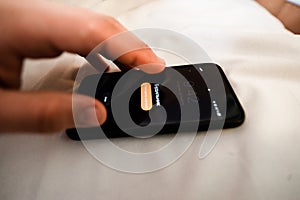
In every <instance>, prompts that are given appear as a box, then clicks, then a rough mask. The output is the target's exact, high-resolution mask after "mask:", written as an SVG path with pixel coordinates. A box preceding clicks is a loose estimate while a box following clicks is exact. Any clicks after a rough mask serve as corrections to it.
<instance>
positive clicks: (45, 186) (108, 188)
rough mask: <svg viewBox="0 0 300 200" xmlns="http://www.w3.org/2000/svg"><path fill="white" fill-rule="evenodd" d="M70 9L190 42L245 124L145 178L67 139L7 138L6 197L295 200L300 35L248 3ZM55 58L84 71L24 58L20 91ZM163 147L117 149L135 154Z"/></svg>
mask: <svg viewBox="0 0 300 200" xmlns="http://www.w3.org/2000/svg"><path fill="white" fill-rule="evenodd" d="M65 2H66V3H70V4H75V5H79V6H83V7H86V8H89V9H92V10H95V11H97V12H104V13H111V14H112V15H114V16H116V17H118V18H119V19H120V20H121V21H122V22H123V23H124V24H125V25H126V26H127V27H129V29H135V28H142V27H147V28H149V27H160V28H167V29H170V30H174V31H178V32H180V33H183V34H185V35H187V36H189V37H190V38H191V39H193V40H194V41H196V42H197V43H198V44H199V45H201V46H202V47H203V48H204V49H205V51H206V52H207V53H208V54H209V56H210V57H211V58H212V59H213V60H214V61H215V62H217V63H219V64H220V65H221V66H222V67H223V69H224V71H225V73H226V75H227V76H228V78H229V80H230V82H231V84H232V86H233V88H234V89H235V91H236V93H237V96H238V97H239V99H240V101H241V103H242V105H243V107H244V109H245V113H246V121H245V122H244V124H243V125H242V126H241V127H239V128H235V129H228V130H224V131H223V134H222V136H221V138H220V140H219V143H218V144H217V145H216V147H215V148H214V150H213V152H212V153H211V154H210V155H209V156H208V157H207V158H205V159H203V160H199V158H198V151H199V146H200V144H201V143H202V141H203V137H204V136H203V134H198V136H197V137H196V140H195V142H194V143H193V144H192V146H191V147H190V148H189V150H188V151H187V152H186V153H185V154H184V155H183V156H182V157H181V158H180V159H179V160H178V161H177V162H175V163H174V164H173V165H171V166H169V167H167V168H165V169H162V170H160V171H157V172H153V173H148V174H140V175H133V174H126V173H121V172H118V171H115V170H112V169H110V168H108V167H105V166H104V165H102V164H101V163H99V162H98V161H97V160H96V159H94V158H93V157H92V156H91V155H90V154H89V153H88V152H87V151H86V150H85V148H84V147H83V145H82V144H81V143H80V142H76V141H71V140H69V139H68V138H67V137H66V136H65V134H64V133H57V134H51V135H48V134H10V133H7V134H1V135H0V138H1V139H0V155H1V156H0V159H1V165H0V177H1V178H0V185H1V187H0V199H2V200H5V199H10V200H12V199H31V200H33V199H290V200H292V199H295V200H296V199H299V197H300V191H299V186H300V160H299V152H300V145H299V143H300V131H299V129H300V123H299V112H300V62H299V56H300V36H297V35H293V34H292V33H290V32H289V31H287V30H286V29H284V27H283V26H282V24H281V23H280V22H279V21H278V20H277V19H276V18H274V17H273V16H271V15H270V14H269V13H268V12H267V11H266V10H265V9H263V8H261V7H260V6H259V5H258V4H257V3H255V2H254V1H251V0H222V1H221V0H211V1H204V0H201V1H196V0H195V1H174V0H173V1H171V0H170V1H168V0H160V1H150V0H149V1H145V0H144V1H138V0H131V1H128V2H127V3H126V4H125V3H124V2H123V1H117V0H108V1H103V2H98V1H93V0H90V1H84V2H81V1H65ZM58 60H59V62H65V63H66V64H68V65H70V67H71V65H72V66H74V65H79V64H80V63H81V60H80V59H79V58H78V57H76V56H73V55H63V56H62V57H60V58H58V59H57V60H38V61H32V60H28V61H26V63H25V69H24V74H23V80H24V84H23V88H24V89H29V88H32V87H33V86H34V85H36V83H37V80H39V79H40V78H41V77H42V76H43V75H45V74H46V73H47V72H48V71H49V69H51V68H53V66H54V65H55V63H56V62H57V61H58ZM167 62H168V63H169V64H172V62H173V61H172V60H167ZM38 65H41V66H45V67H43V68H42V67H37V66H38ZM46 80H47V79H46ZM47 84H48V85H49V83H46V85H47ZM167 139H168V137H161V138H157V139H153V140H151V141H150V142H149V141H148V142H137V141H135V140H131V139H121V140H118V141H116V142H117V143H118V144H119V145H120V146H123V147H124V148H131V149H133V150H134V149H135V150H137V149H142V148H144V149H147V148H148V149H151V148H152V147H154V146H156V145H158V144H161V143H163V142H164V141H166V140H167Z"/></svg>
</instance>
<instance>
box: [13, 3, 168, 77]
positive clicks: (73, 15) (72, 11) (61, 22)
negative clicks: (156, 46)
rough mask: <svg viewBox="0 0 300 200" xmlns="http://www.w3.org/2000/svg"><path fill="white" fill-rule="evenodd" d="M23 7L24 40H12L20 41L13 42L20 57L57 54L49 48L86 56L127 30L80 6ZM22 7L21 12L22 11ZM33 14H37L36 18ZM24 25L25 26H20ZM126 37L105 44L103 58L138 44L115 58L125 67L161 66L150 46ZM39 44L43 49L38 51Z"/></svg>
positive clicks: (156, 68) (150, 69) (154, 68)
mask: <svg viewBox="0 0 300 200" xmlns="http://www.w3.org/2000/svg"><path fill="white" fill-rule="evenodd" d="M43 7H47V9H42V8H43ZM24 9H25V10H26V9H29V10H27V12H26V15H25V13H24V15H22V16H24V17H23V19H22V22H23V23H24V22H28V24H23V27H22V26H21V29H22V30H20V31H22V34H23V35H26V40H24V38H25V37H16V40H14V41H15V42H16V44H23V45H22V47H21V46H20V45H16V48H18V51H19V52H21V55H22V56H24V57H28V56H29V57H45V56H53V55H57V54H55V53H53V51H54V52H57V53H60V52H63V51H68V52H73V53H78V54H80V55H84V56H86V55H88V54H89V52H90V51H91V50H92V49H94V48H95V47H96V46H97V45H98V44H100V43H102V42H103V41H105V40H107V39H109V38H111V37H113V36H115V35H118V34H120V33H123V32H126V31H127V30H126V28H125V27H124V26H123V25H121V24H120V23H119V22H118V21H117V20H115V19H114V18H112V17H109V16H106V15H101V14H98V13H93V12H91V11H88V10H84V9H81V8H76V7H70V6H66V5H61V4H56V3H50V2H39V3H36V4H34V5H33V6H32V7H30V8H28V7H26V8H24ZM24 9H23V10H22V12H25V11H24ZM37 16H39V17H38V18H37ZM41 22H43V23H41ZM21 25H22V24H21ZM24 26H26V27H25V28H24ZM30 26H32V27H30ZM32 30H34V31H32ZM16 32H19V31H16ZM128 36H129V37H127V39H125V38H123V39H125V40H122V41H118V42H114V43H112V44H111V45H108V46H107V48H106V49H105V52H104V51H103V52H101V53H103V55H104V56H105V57H107V58H112V57H113V52H117V51H118V49H122V48H127V46H128V45H129V46H135V47H140V48H138V49H137V48H135V49H134V50H133V51H131V52H128V53H126V54H124V55H122V56H120V57H119V58H118V61H119V62H121V63H122V64H124V66H127V67H128V68H133V67H138V66H140V65H144V64H152V65H151V67H149V66H147V67H145V68H141V69H143V70H145V71H146V72H150V73H155V72H160V71H162V70H163V69H164V65H165V64H164V62H163V61H162V60H161V59H160V58H159V57H158V56H156V55H155V53H154V52H153V51H152V50H151V48H149V47H148V46H147V45H146V44H145V43H143V42H142V41H141V40H139V39H138V38H137V37H135V36H134V35H133V34H129V35H128ZM20 40H21V41H20ZM32 41H34V42H36V43H33V42H32ZM24 47H26V49H24ZM41 47H43V49H44V50H43V51H40V49H39V48H41Z"/></svg>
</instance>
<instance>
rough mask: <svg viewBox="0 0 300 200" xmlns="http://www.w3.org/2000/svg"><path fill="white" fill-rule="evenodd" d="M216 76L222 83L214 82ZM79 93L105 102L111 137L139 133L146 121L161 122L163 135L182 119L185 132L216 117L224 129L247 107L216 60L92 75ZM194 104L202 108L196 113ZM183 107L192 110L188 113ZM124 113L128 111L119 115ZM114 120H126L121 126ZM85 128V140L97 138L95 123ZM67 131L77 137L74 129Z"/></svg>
mask: <svg viewBox="0 0 300 200" xmlns="http://www.w3.org/2000/svg"><path fill="white" fill-rule="evenodd" d="M217 75H218V76H219V77H221V82H220V81H215V79H216V76H217ZM208 82H209V83H208ZM95 84H96V85H97V90H96V94H95V93H94V94H90V91H91V90H90V89H89V88H90V87H92V86H94V85H95ZM78 92H79V93H82V94H86V95H89V96H93V97H95V98H96V99H98V100H99V101H101V102H102V103H103V104H104V105H105V107H106V109H107V114H108V116H107V120H106V122H105V123H104V124H103V125H102V126H101V128H102V130H103V131H104V133H105V135H106V136H107V137H109V138H110V137H123V136H129V135H128V134H127V133H126V132H128V131H130V130H132V129H136V130H135V131H136V132H137V133H139V128H142V127H146V126H153V127H155V126H159V127H162V128H161V129H160V131H159V132H158V134H163V133H176V132H177V131H178V128H179V125H180V124H183V125H184V126H183V127H184V129H183V130H186V131H189V127H191V125H192V124H193V125H194V124H197V126H198V130H200V131H201V130H206V129H207V128H208V126H209V123H210V122H213V121H221V120H223V121H224V127H222V128H229V127H235V126H238V125H240V124H241V123H242V122H243V120H244V112H243V109H242V107H241V105H240V103H239V101H238V99H237V97H236V95H235V93H234V91H233V89H232V87H231V86H230V84H229V82H228V80H227V78H226V77H225V74H224V73H223V71H222V69H221V68H220V67H219V66H218V65H216V64H213V63H206V64H194V65H183V66H173V67H167V68H166V69H165V70H164V71H163V72H161V73H159V74H152V75H150V74H146V73H144V72H142V71H139V70H131V71H130V73H128V72H114V73H105V74H102V76H101V78H99V75H91V76H89V77H87V78H85V79H84V80H83V81H82V83H81V85H80V87H79V90H78ZM212 94H214V95H212ZM224 101H225V103H221V102H224ZM193 108H195V109H199V112H195V113H196V114H195V113H194V114H192V112H193V110H194V109H193ZM191 109H192V110H191ZM114 111H115V112H114ZM183 111H185V112H186V111H188V114H185V115H184V116H185V117H184V118H183V117H182V114H183ZM189 111H191V112H190V114H189ZM120 113H121V114H122V113H125V114H124V115H120V116H117V115H119V114H120ZM126 113H127V115H126ZM116 119H121V120H123V121H124V120H125V121H124V122H123V124H122V128H120V127H119V125H120V124H118V123H117V122H116V121H117V120H116ZM128 120H129V121H128ZM130 120H131V121H132V122H133V123H130ZM85 130H86V132H87V134H85V135H86V137H87V138H86V139H91V138H97V133H96V132H97V131H96V129H95V128H94V129H93V128H85ZM81 131H82V130H81ZM140 132H141V134H144V133H142V132H143V131H140ZM67 133H68V135H69V136H70V137H71V138H73V139H79V138H78V135H77V134H76V129H70V130H68V131H67ZM149 134H152V133H149ZM81 139H82V138H81Z"/></svg>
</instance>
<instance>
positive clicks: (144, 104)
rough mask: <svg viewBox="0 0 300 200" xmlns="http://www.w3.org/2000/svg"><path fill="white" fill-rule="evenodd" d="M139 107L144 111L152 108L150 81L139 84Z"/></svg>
mask: <svg viewBox="0 0 300 200" xmlns="http://www.w3.org/2000/svg"><path fill="white" fill-rule="evenodd" d="M141 108H142V109H143V110H145V111H148V110H151V108H152V91H151V84H150V83H143V84H142V85H141Z"/></svg>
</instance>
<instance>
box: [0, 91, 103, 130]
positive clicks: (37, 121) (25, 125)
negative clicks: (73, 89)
mask: <svg viewBox="0 0 300 200" xmlns="http://www.w3.org/2000/svg"><path fill="white" fill-rule="evenodd" d="M72 105H73V106H72ZM72 107H73V108H74V109H72ZM0 110H1V112H0V124H1V126H0V132H4V131H7V132H15V131H26V132H27V131H38V132H55V131H61V130H64V129H67V128H71V127H75V123H74V117H73V115H74V116H76V125H77V126H80V127H88V126H97V125H99V124H102V123H104V121H105V119H106V109H105V107H104V106H103V104H101V103H100V102H99V101H97V100H95V99H93V98H91V97H88V96H83V95H73V101H72V94H68V93H62V92H38V93H34V92H19V91H7V90H0Z"/></svg>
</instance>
